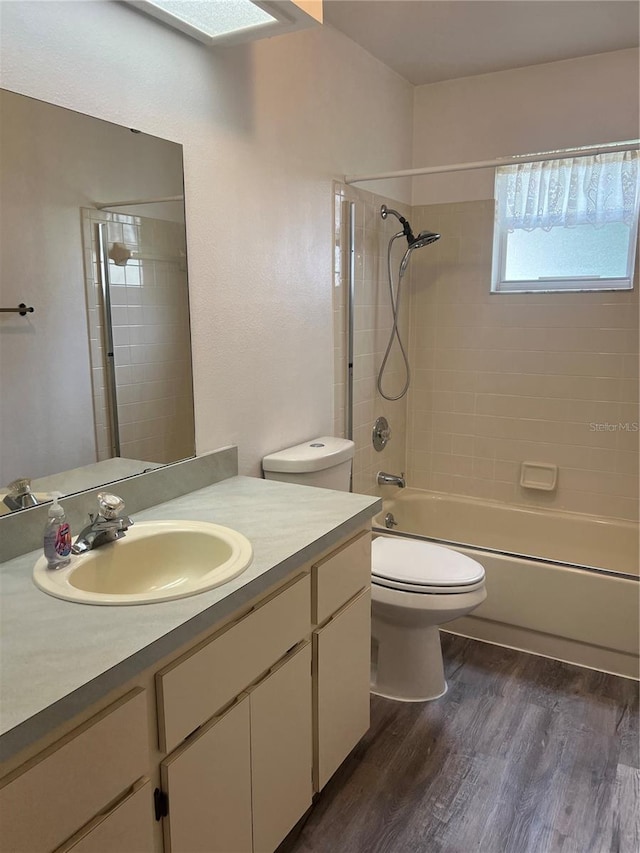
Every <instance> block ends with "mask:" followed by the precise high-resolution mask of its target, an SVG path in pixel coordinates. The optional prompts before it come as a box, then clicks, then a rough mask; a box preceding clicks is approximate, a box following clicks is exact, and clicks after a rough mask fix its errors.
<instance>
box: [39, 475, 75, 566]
mask: <svg viewBox="0 0 640 853" xmlns="http://www.w3.org/2000/svg"><path fill="white" fill-rule="evenodd" d="M60 497H62V493H61V492H51V498H52V499H53V503H52V504H51V506H50V507H49V520H48V521H47V524H46V526H45V528H44V556H45V557H46V560H47V568H49V569H61V568H62V567H63V566H68V565H69V563H70V562H71V557H70V555H71V528H70V527H69V525H68V523H67V520H66V517H65V514H64V509H63V508H62V507H61V506H60V504H59V503H58V498H60Z"/></svg>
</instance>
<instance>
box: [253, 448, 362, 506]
mask: <svg viewBox="0 0 640 853" xmlns="http://www.w3.org/2000/svg"><path fill="white" fill-rule="evenodd" d="M353 454H354V444H353V442H352V441H349V440H348V439H346V438H334V437H333V436H330V435H322V436H320V438H314V439H312V440H311V441H305V442H303V443H302V444H296V446H295V447H287V448H285V449H284V450H279V451H278V452H277V453H270V454H269V455H268V456H265V457H264V459H263V460H262V470H263V471H264V477H265V480H282V481H283V482H285V483H299V484H300V485H303V486H318V487H320V488H323V489H336V490H338V491H341V492H348V491H349V487H350V485H351V463H352V460H353Z"/></svg>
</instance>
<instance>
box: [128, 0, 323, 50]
mask: <svg viewBox="0 0 640 853" xmlns="http://www.w3.org/2000/svg"><path fill="white" fill-rule="evenodd" d="M124 2H125V3H127V4H128V5H129V6H133V7H134V8H135V9H138V10H139V11H140V12H144V14H146V15H150V16H151V17H153V18H156V19H157V20H159V21H162V23H163V24H167V25H168V26H170V27H173V28H174V29H176V30H180V32H183V33H185V34H186V35H189V36H192V37H193V38H195V39H197V40H198V41H201V42H204V43H205V44H208V45H217V44H236V43H238V42H242V41H251V40H252V39H256V38H263V37H265V36H274V35H279V34H281V33H284V32H291V31H292V30H298V29H303V28H304V27H307V26H311V25H313V24H316V23H322V0H311V2H308V0H274V1H273V2H262V0H124ZM301 6H304V9H303V8H301Z"/></svg>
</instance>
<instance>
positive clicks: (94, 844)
mask: <svg viewBox="0 0 640 853" xmlns="http://www.w3.org/2000/svg"><path fill="white" fill-rule="evenodd" d="M151 801H152V793H151V781H150V780H149V779H148V778H146V777H144V778H142V779H139V780H138V781H137V782H136V783H135V784H134V785H133V786H132V787H131V790H130V791H129V792H128V793H127V794H126V795H125V796H124V797H123V798H122V799H120V800H118V802H117V803H115V805H112V806H110V807H109V808H108V809H107V810H106V811H105V812H104V813H102V814H99V815H97V816H96V817H95V818H94V819H93V820H92V821H90V822H89V823H88V824H87V825H86V826H85V827H83V829H81V830H80V831H79V832H77V833H76V834H75V835H74V836H72V838H70V839H69V840H68V841H66V842H65V843H64V844H62V845H61V846H60V847H58V848H57V849H56V851H55V853H116V851H118V853H121V851H125V850H131V851H135V853H154V840H153V824H152V821H151V813H150V804H151Z"/></svg>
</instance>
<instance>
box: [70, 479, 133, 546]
mask: <svg viewBox="0 0 640 853" xmlns="http://www.w3.org/2000/svg"><path fill="white" fill-rule="evenodd" d="M123 509H124V501H123V500H122V498H119V497H118V495H109V494H107V493H106V492H100V494H99V495H98V513H97V514H95V515H94V514H93V513H91V512H90V513H89V519H90V520H91V523H90V524H88V525H87V526H86V527H85V528H84V530H83V531H82V533H80V535H79V536H78V538H77V539H76V541H75V544H74V546H73V548H72V549H71V550H72V551H73V553H74V554H84V553H85V552H86V551H93V549H94V548H100V546H101V545H106V544H107V543H108V542H115V541H116V540H117V539H122V537H123V536H124V535H125V533H126V532H127V530H128V529H129V528H130V527H131V525H132V524H133V521H132V520H131V519H130V518H129V516H128V515H123V514H122V510H123Z"/></svg>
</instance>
